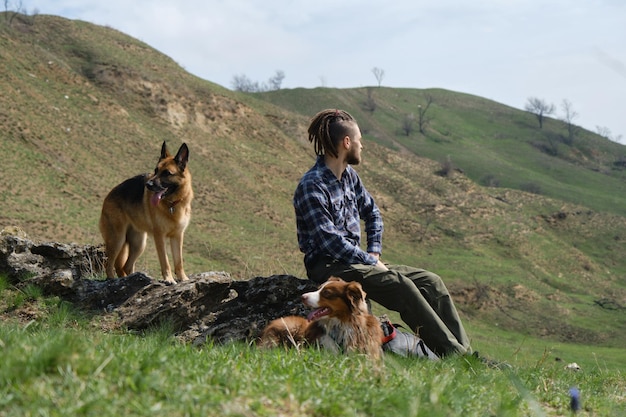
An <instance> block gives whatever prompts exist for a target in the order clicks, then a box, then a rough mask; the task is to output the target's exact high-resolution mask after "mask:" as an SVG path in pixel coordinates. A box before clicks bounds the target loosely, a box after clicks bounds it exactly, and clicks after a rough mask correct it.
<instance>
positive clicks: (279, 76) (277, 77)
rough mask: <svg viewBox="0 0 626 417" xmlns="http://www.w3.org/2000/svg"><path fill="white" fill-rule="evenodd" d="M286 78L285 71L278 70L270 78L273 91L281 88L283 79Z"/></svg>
mask: <svg viewBox="0 0 626 417" xmlns="http://www.w3.org/2000/svg"><path fill="white" fill-rule="evenodd" d="M284 79H285V73H284V72H283V71H280V70H276V74H274V76H273V77H271V78H270V80H269V89H270V90H271V91H276V90H280V87H281V85H282V84H283V80H284Z"/></svg>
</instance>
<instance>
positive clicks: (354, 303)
mask: <svg viewBox="0 0 626 417" xmlns="http://www.w3.org/2000/svg"><path fill="white" fill-rule="evenodd" d="M346 297H347V298H348V301H350V308H351V309H352V311H360V310H361V303H362V302H363V301H365V292H364V291H363V288H362V287H361V284H359V283H358V282H354V281H352V282H350V283H348V286H347V287H346Z"/></svg>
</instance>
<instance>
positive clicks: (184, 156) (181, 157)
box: [174, 143, 189, 171]
mask: <svg viewBox="0 0 626 417" xmlns="http://www.w3.org/2000/svg"><path fill="white" fill-rule="evenodd" d="M174 161H175V162H176V164H177V165H178V168H180V170H181V171H184V170H185V168H186V167H187V162H188V161H189V148H188V147H187V144H186V143H183V144H182V145H180V148H178V152H177V153H176V156H175V157H174Z"/></svg>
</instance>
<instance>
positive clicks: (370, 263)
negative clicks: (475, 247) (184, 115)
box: [293, 110, 471, 356]
mask: <svg viewBox="0 0 626 417" xmlns="http://www.w3.org/2000/svg"><path fill="white" fill-rule="evenodd" d="M308 132H309V141H310V142H312V143H313V145H314V148H315V153H316V154H317V161H316V163H315V165H314V166H313V167H312V168H311V169H310V170H309V171H308V172H307V173H306V174H304V176H303V177H302V179H301V180H300V183H299V184H298V187H297V188H296V191H295V194H294V199H293V204H294V208H295V212H296V226H297V231H298V244H299V246H300V250H301V251H302V252H303V253H304V265H305V267H306V270H307V275H308V277H309V279H311V280H312V281H315V282H316V283H319V284H321V283H323V282H325V281H326V280H327V279H328V278H329V277H330V276H337V277H340V278H343V279H344V280H346V281H358V282H359V283H361V285H362V286H363V289H364V290H365V292H366V293H367V295H368V297H369V298H371V299H372V300H374V301H376V302H377V303H379V304H381V305H382V306H384V307H386V308H388V309H390V310H394V311H397V312H399V313H400V317H402V320H404V322H405V323H406V324H407V325H408V326H409V327H410V328H411V329H412V330H414V331H419V336H420V337H421V338H422V339H423V340H424V342H425V343H426V345H427V346H428V347H430V348H431V349H432V350H433V351H434V352H435V353H437V354H438V355H439V356H446V355H450V354H455V353H456V354H466V353H471V348H470V343H469V339H468V337H467V335H466V333H465V329H464V328H463V325H462V324H461V320H460V319H459V315H458V313H457V311H456V308H455V307H454V303H453V302H452V298H451V297H450V294H449V293H448V290H447V288H446V286H445V285H444V283H443V281H442V280H441V278H440V277H439V276H437V275H436V274H434V273H432V272H429V271H426V270H423V269H418V268H413V267H410V266H406V265H387V264H384V263H383V262H382V261H381V260H380V255H381V253H382V234H383V222H382V218H381V214H380V211H379V210H378V207H377V206H376V203H375V202H374V200H373V198H372V196H371V195H370V194H369V193H368V192H367V190H366V189H365V186H364V185H363V183H362V182H361V179H360V178H359V175H358V174H357V172H356V171H355V170H354V168H353V167H352V166H353V165H358V164H359V163H360V162H361V150H362V149H363V145H362V143H361V131H360V129H359V126H358V124H357V122H356V120H355V119H354V118H353V117H352V116H351V115H350V114H349V113H347V112H345V111H342V110H323V111H321V112H319V113H318V114H317V115H316V116H315V117H314V118H313V119H312V121H311V124H310V126H309V129H308ZM360 220H363V221H364V224H365V232H366V235H367V250H363V249H361V247H360V241H361V226H360Z"/></svg>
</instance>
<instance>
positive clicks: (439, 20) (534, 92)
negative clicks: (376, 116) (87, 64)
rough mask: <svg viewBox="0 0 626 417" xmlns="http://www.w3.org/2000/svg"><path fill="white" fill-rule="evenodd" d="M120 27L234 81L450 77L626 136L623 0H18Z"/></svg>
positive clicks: (356, 82)
mask: <svg viewBox="0 0 626 417" xmlns="http://www.w3.org/2000/svg"><path fill="white" fill-rule="evenodd" d="M20 3H21V5H22V10H24V11H26V12H27V13H37V14H51V15H57V16H62V17H65V18H68V19H78V20H84V21H88V22H92V23H95V24H98V25H103V26H108V27H111V28H114V29H117V30H119V31H121V32H123V33H125V34H127V35H130V36H132V37H134V38H136V39H138V40H141V41H143V42H145V43H146V44H148V45H149V46H151V47H153V48H155V49H157V50H158V51H160V52H162V53H164V54H166V55H168V56H169V57H171V58H172V59H174V60H175V61H176V62H177V63H178V64H179V65H180V66H181V67H183V68H184V69H185V70H187V71H189V72H190V73H192V74H194V75H197V76H199V77H201V78H203V79H205V80H207V81H211V82H214V83H216V84H219V85H221V86H224V87H226V88H232V87H233V80H234V77H235V76H242V75H244V76H246V77H247V78H248V79H250V80H251V81H258V82H259V83H265V82H267V81H268V80H269V79H270V78H271V77H273V76H274V75H276V73H277V71H282V72H283V73H284V75H285V77H284V79H283V82H282V88H297V87H304V88H315V87H333V88H352V87H363V86H375V85H378V81H377V79H376V77H375V75H374V72H373V71H372V70H373V69H374V68H379V69H381V70H383V71H384V73H383V77H382V80H381V81H382V82H381V84H382V86H385V87H402V88H418V89H424V88H443V89H447V90H452V91H457V92H462V93H468V94H473V95H476V96H480V97H484V98H487V99H491V100H495V101H497V102H499V103H502V104H506V105H509V106H511V107H515V108H518V109H524V107H525V105H526V103H527V102H528V99H529V98H530V97H536V98H539V99H541V100H544V101H545V102H546V103H548V104H554V106H555V109H556V110H555V113H554V114H553V115H552V116H551V117H555V118H562V117H563V116H564V115H565V112H564V110H563V102H564V101H565V100H567V101H568V102H569V103H570V104H571V109H572V110H573V111H574V112H575V117H574V119H573V123H574V124H577V125H579V126H582V127H584V128H585V129H587V130H590V131H593V132H599V131H602V133H604V135H605V136H608V137H610V138H611V139H613V140H615V141H619V142H621V143H624V144H626V106H625V105H624V104H623V103H624V102H623V101H622V100H625V99H626V1H624V0H552V1H550V0H545V1H542V0H473V1H466V0H436V1H435V0H393V1H389V0H387V1H381V0H342V1H330V0H315V1H307V0H300V1H297V0H264V1H260V0H167V1H166V0H132V1H128V0H107V1H102V0H9V4H14V5H15V4H20Z"/></svg>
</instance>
